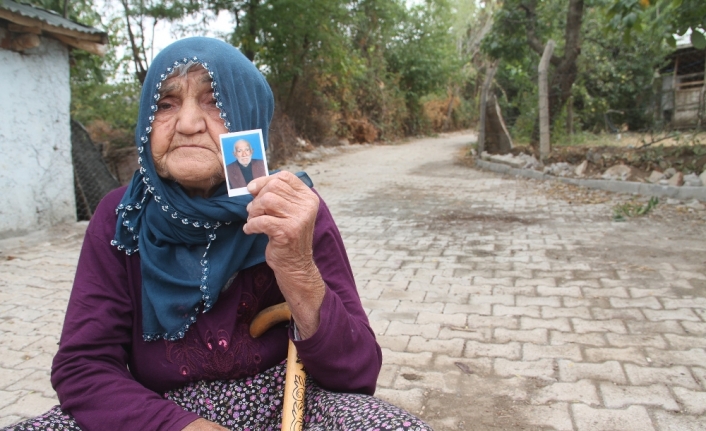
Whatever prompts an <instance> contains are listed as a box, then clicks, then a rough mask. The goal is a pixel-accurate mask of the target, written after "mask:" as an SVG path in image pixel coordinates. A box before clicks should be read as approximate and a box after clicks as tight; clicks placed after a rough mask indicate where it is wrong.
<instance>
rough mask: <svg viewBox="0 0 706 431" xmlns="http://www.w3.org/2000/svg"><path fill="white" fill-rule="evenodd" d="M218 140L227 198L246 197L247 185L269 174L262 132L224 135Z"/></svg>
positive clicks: (248, 131) (250, 131)
mask: <svg viewBox="0 0 706 431" xmlns="http://www.w3.org/2000/svg"><path fill="white" fill-rule="evenodd" d="M220 139H221V152H222V154H223V166H224V167H225V172H226V180H227V181H228V196H242V195H247V194H248V189H247V185H248V183H249V182H250V181H252V180H253V179H255V178H260V177H265V176H267V175H268V172H269V171H268V169H267V157H266V155H265V143H264V142H263V140H262V130H261V129H256V130H245V131H242V132H233V133H224V134H222V135H220Z"/></svg>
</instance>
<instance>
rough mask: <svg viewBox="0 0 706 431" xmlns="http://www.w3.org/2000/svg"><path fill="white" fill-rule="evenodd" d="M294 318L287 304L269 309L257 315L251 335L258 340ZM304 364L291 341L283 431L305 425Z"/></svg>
mask: <svg viewBox="0 0 706 431" xmlns="http://www.w3.org/2000/svg"><path fill="white" fill-rule="evenodd" d="M291 318H292V313H291V311H289V305H287V303H286V302H283V303H281V304H277V305H273V306H271V307H267V308H265V309H264V310H262V311H260V312H259V313H257V315H256V316H255V318H254V319H253V321H252V323H251V324H250V335H251V336H252V337H253V338H257V337H259V336H260V335H262V334H264V333H265V332H266V331H267V330H268V329H270V328H271V327H272V326H274V325H276V324H278V323H281V322H288V321H289V320H290V319H291ZM305 382H306V372H305V371H304V364H302V362H301V361H300V360H299V357H298V356H297V348H296V347H295V346H294V343H293V342H292V340H289V347H288V348H287V373H286V375H285V379H284V401H283V403H282V431H301V429H302V427H303V425H304V395H305V391H306V385H305Z"/></svg>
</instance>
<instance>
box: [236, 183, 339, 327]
mask: <svg viewBox="0 0 706 431" xmlns="http://www.w3.org/2000/svg"><path fill="white" fill-rule="evenodd" d="M248 191H249V192H250V193H251V194H252V195H253V197H254V199H253V201H252V202H250V204H248V214H249V216H248V221H247V223H246V224H245V226H244V227H243V230H244V231H245V233H247V234H254V233H264V234H266V235H267V236H268V237H269V239H270V241H269V243H268V245H267V250H266V251H265V258H266V259H267V264H268V265H269V266H270V268H272V270H273V271H274V273H275V277H276V278H277V284H279V287H280V290H281V291H282V294H283V295H284V297H285V299H286V300H287V303H288V304H289V308H290V309H291V311H292V316H293V318H294V321H295V322H296V323H297V329H298V330H299V334H300V335H301V337H302V338H309V337H310V336H312V335H313V334H314V333H315V332H316V330H317V328H318V327H319V311H320V308H321V303H322V302H323V299H324V293H325V285H324V281H323V279H322V278H321V274H320V273H319V269H318V268H317V267H316V264H315V263H314V257H313V256H314V252H313V240H314V225H315V223H316V214H317V213H318V210H319V197H318V196H317V195H316V193H314V192H313V191H312V190H311V189H310V188H309V187H307V186H306V184H304V183H303V182H302V181H301V180H300V179H299V178H297V177H296V176H295V175H294V174H292V173H291V172H284V171H283V172H278V173H277V174H275V175H270V176H268V177H261V178H256V179H254V180H253V181H251V182H250V184H248Z"/></svg>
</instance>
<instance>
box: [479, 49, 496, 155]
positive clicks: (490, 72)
mask: <svg viewBox="0 0 706 431" xmlns="http://www.w3.org/2000/svg"><path fill="white" fill-rule="evenodd" d="M497 70H498V61H497V60H495V61H494V62H492V63H491V64H490V65H489V66H488V69H487V70H486V71H485V81H484V82H483V89H482V90H481V93H480V127H479V128H478V156H479V157H480V155H481V153H482V152H483V151H485V118H486V109H487V108H486V106H485V105H486V104H487V103H488V92H489V91H490V85H491V84H492V83H493V77H494V76H495V71H497Z"/></svg>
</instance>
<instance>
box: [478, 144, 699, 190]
mask: <svg viewBox="0 0 706 431" xmlns="http://www.w3.org/2000/svg"><path fill="white" fill-rule="evenodd" d="M481 159H483V160H486V161H489V162H494V163H502V164H504V165H508V166H511V167H513V168H518V169H534V170H537V171H542V172H543V173H545V174H548V175H553V176H557V177H570V178H588V176H587V171H588V160H584V161H583V162H581V163H580V164H578V165H572V164H569V163H566V162H558V163H552V164H551V165H548V166H544V165H543V164H542V163H541V162H540V161H538V160H537V159H536V158H535V157H534V156H531V155H527V154H523V153H521V154H519V155H513V154H502V155H499V154H488V153H487V152H485V151H484V152H483V153H481ZM593 178H602V179H604V180H612V181H638V182H648V183H652V184H661V185H666V186H673V187H681V186H687V187H704V186H706V170H704V172H703V173H701V175H698V174H696V173H693V172H692V173H688V174H686V175H685V174H683V173H682V172H679V171H677V170H676V169H674V168H669V169H666V170H665V171H664V172H660V171H656V170H655V171H652V173H651V174H650V176H649V177H647V178H644V176H643V175H642V174H641V173H640V171H639V170H638V169H636V168H634V167H632V166H628V165H615V166H611V167H610V168H608V169H606V170H605V171H604V172H603V173H602V174H600V175H594V176H593Z"/></svg>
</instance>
